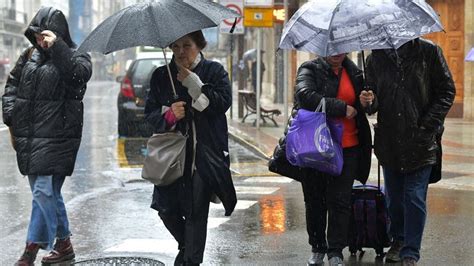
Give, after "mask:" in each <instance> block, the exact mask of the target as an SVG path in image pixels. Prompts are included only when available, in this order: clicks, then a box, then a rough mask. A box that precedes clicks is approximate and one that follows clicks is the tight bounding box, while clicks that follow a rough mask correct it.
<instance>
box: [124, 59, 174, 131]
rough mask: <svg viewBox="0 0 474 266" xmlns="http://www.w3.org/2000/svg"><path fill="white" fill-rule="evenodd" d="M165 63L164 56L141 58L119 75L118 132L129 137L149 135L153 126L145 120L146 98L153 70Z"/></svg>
mask: <svg viewBox="0 0 474 266" xmlns="http://www.w3.org/2000/svg"><path fill="white" fill-rule="evenodd" d="M162 65H165V60H164V59H163V58H141V59H135V60H133V61H132V62H131V63H130V66H129V67H128V69H127V71H126V73H125V76H119V77H117V82H120V92H119V95H118V98H117V108H118V134H119V135H120V136H127V137H149V136H151V134H152V133H153V130H152V128H151V127H150V125H148V124H147V123H146V122H145V120H144V110H145V98H146V95H147V93H148V91H149V90H150V78H151V74H152V73H153V71H154V70H155V69H156V68H157V67H159V66H162Z"/></svg>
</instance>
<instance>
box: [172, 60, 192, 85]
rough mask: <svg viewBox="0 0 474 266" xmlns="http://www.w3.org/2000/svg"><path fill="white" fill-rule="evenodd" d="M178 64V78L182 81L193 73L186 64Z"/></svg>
mask: <svg viewBox="0 0 474 266" xmlns="http://www.w3.org/2000/svg"><path fill="white" fill-rule="evenodd" d="M176 65H177V66H178V76H177V79H178V80H179V81H180V82H183V80H184V79H185V78H186V77H187V76H188V75H189V74H191V70H189V69H187V68H185V67H184V66H182V65H180V64H176Z"/></svg>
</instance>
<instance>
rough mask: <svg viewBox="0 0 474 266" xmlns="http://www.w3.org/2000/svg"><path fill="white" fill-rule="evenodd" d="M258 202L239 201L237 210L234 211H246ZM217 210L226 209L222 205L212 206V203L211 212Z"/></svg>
mask: <svg viewBox="0 0 474 266" xmlns="http://www.w3.org/2000/svg"><path fill="white" fill-rule="evenodd" d="M256 203H257V201H254V200H238V201H237V205H236V206H235V209H234V210H246V209H248V208H250V207H252V206H253V205H254V204H256ZM215 209H222V210H223V209H224V207H223V206H222V204H220V203H219V204H212V203H211V210H215Z"/></svg>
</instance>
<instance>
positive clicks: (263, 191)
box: [235, 186, 280, 195]
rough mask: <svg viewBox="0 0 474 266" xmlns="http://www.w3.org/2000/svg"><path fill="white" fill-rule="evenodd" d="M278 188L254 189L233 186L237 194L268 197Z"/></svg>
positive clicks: (251, 187)
mask: <svg viewBox="0 0 474 266" xmlns="http://www.w3.org/2000/svg"><path fill="white" fill-rule="evenodd" d="M278 189H280V188H278V187H255V186H235V191H236V192H237V194H256V195H268V194H272V193H273V192H275V191H277V190H278Z"/></svg>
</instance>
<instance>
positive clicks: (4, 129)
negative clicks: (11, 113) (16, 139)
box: [0, 126, 8, 132]
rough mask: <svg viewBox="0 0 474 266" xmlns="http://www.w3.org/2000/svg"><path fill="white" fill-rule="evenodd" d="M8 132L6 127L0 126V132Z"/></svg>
mask: <svg viewBox="0 0 474 266" xmlns="http://www.w3.org/2000/svg"><path fill="white" fill-rule="evenodd" d="M7 130H8V127H6V126H0V132H2V131H7Z"/></svg>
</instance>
